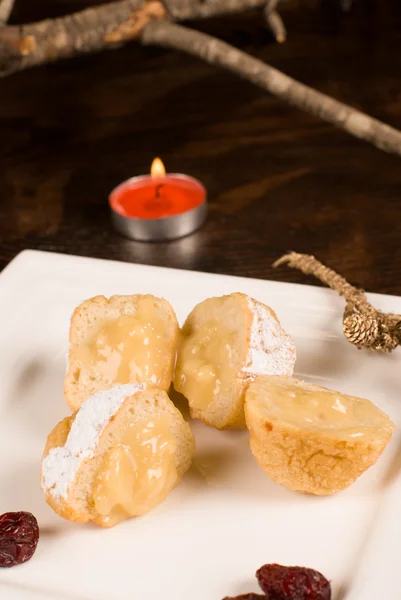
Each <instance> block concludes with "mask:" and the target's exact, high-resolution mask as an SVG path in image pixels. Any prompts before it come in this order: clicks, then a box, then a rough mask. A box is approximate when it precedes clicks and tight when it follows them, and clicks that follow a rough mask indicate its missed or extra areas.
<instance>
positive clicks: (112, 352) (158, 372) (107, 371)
mask: <svg viewBox="0 0 401 600" xmlns="http://www.w3.org/2000/svg"><path fill="white" fill-rule="evenodd" d="M163 328H164V324H163V322H162V320H161V319H160V317H159V315H158V314H157V311H156V307H155V305H154V303H153V302H152V301H151V300H150V299H147V298H141V299H139V301H138V307H137V313H136V314H135V315H122V316H120V317H118V318H117V319H114V320H105V321H103V322H101V323H99V324H98V326H97V327H96V329H95V330H94V332H93V334H92V335H91V336H90V337H89V339H88V340H86V341H85V342H84V343H82V344H80V345H79V346H78V347H76V348H75V349H74V350H73V351H72V356H71V358H72V360H78V361H80V362H81V363H82V365H83V367H84V368H85V369H86V370H88V372H90V373H93V376H95V377H100V378H101V379H102V380H103V381H104V382H105V383H107V384H111V385H114V384H124V383H145V382H147V383H152V384H153V385H155V386H158V385H159V384H160V382H161V380H162V378H163V373H164V371H165V364H166V356H169V355H170V353H171V348H170V347H169V340H168V339H166V336H165V335H164V334H163Z"/></svg>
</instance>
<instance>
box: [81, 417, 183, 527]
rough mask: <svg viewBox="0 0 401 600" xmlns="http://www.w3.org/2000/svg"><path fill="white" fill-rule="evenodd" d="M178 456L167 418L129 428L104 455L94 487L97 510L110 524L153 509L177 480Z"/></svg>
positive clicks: (93, 494) (93, 497)
mask: <svg viewBox="0 0 401 600" xmlns="http://www.w3.org/2000/svg"><path fill="white" fill-rule="evenodd" d="M175 456H176V441H175V438H174V436H173V435H172V433H171V432H170V425H169V420H168V419H167V418H166V417H165V418H163V417H160V418H157V419H154V420H144V421H142V422H139V423H137V424H135V425H132V426H131V427H127V428H126V429H125V430H124V431H123V433H122V435H121V438H120V441H119V443H118V444H116V445H115V446H113V447H112V448H111V449H110V450H109V451H108V452H106V453H105V455H104V456H103V461H102V465H101V467H100V469H99V472H98V474H97V476H96V477H95V481H94V484H93V488H92V500H93V505H94V508H95V511H96V512H97V513H98V514H99V515H101V516H103V517H104V520H105V522H107V525H109V526H113V525H116V524H117V523H119V522H120V521H123V520H125V519H127V518H129V517H134V516H139V515H142V514H144V513H146V512H148V511H150V510H151V509H152V508H154V507H155V506H157V505H158V504H160V503H161V502H163V500H164V499H165V498H166V497H167V495H168V494H169V492H170V491H171V490H172V489H173V488H174V486H175V485H176V484H177V483H178V474H177V470H176V466H175Z"/></svg>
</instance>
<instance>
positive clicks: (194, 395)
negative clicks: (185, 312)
mask: <svg viewBox="0 0 401 600" xmlns="http://www.w3.org/2000/svg"><path fill="white" fill-rule="evenodd" d="M232 354H233V348H232V337H231V335H230V333H229V332H228V331H224V327H223V326H222V325H221V324H217V323H216V322H210V323H208V324H205V325H204V326H203V327H201V328H199V330H198V331H193V330H190V331H189V333H188V334H187V333H186V331H185V329H184V331H183V332H182V338H181V347H180V353H179V356H178V360H177V366H176V381H175V388H176V389H177V391H179V392H181V394H183V395H184V396H185V397H186V398H188V400H189V401H190V403H191V406H192V407H194V408H198V409H205V408H207V407H208V406H209V405H210V404H211V403H212V402H213V401H214V400H215V399H216V398H218V396H219V395H220V394H224V393H226V391H227V390H226V389H225V388H227V384H228V383H229V382H231V381H232V379H233V377H234V371H233V369H232V366H231V365H232V359H231V357H232ZM225 382H226V383H225Z"/></svg>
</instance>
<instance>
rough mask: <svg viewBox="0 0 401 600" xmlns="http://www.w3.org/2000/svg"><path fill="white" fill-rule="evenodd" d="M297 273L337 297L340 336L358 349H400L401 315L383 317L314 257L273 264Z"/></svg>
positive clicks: (285, 258) (292, 257)
mask: <svg viewBox="0 0 401 600" xmlns="http://www.w3.org/2000/svg"><path fill="white" fill-rule="evenodd" d="M283 264H286V265H288V266H289V267H292V268H293V269H299V270H300V271H302V273H305V275H314V276H315V277H317V279H320V281H321V282H322V283H325V284H326V285H328V286H329V287H331V289H332V290H335V291H336V292H337V293H338V294H340V296H344V298H345V301H346V305H345V310H344V316H343V332H344V335H345V337H346V338H347V340H348V341H349V342H350V343H351V344H354V346H356V347H357V348H368V349H370V350H381V351H382V352H391V351H392V350H394V349H395V348H397V346H400V345H401V315H395V314H391V313H383V312H382V311H381V310H378V309H376V308H374V306H372V305H371V304H370V302H368V299H367V298H366V296H365V293H364V291H363V290H359V289H358V288H356V287H354V286H353V285H351V284H350V283H348V281H347V280H346V279H344V277H342V276H341V275H339V274H338V273H336V272H335V271H333V269H329V267H326V266H325V265H323V264H322V263H321V262H320V261H318V260H317V259H316V258H315V257H314V256H310V255H308V254H298V253H297V252H290V253H289V254H286V255H284V256H282V257H281V258H280V259H279V260H277V261H276V262H275V263H274V266H275V267H277V266H279V265H283Z"/></svg>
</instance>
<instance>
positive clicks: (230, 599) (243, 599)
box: [223, 592, 266, 600]
mask: <svg viewBox="0 0 401 600" xmlns="http://www.w3.org/2000/svg"><path fill="white" fill-rule="evenodd" d="M223 600H266V596H264V595H263V596H262V595H261V594H254V593H253V592H251V593H250V594H242V595H241V596H235V597H234V596H226V597H225V598H223Z"/></svg>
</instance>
